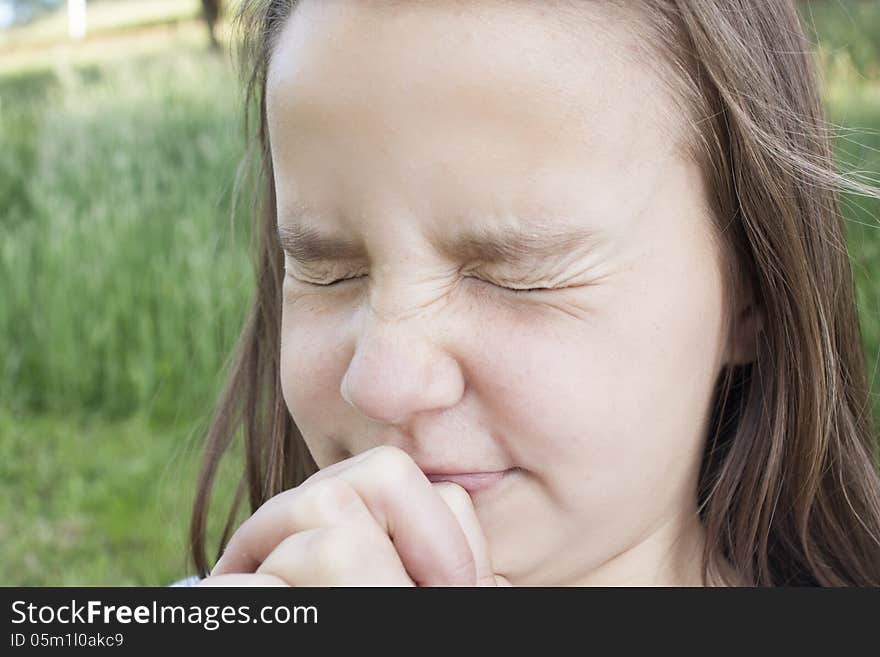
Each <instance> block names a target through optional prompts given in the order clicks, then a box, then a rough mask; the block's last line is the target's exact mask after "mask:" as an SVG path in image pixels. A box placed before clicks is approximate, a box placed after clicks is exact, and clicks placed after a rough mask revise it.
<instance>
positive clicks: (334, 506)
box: [303, 478, 361, 518]
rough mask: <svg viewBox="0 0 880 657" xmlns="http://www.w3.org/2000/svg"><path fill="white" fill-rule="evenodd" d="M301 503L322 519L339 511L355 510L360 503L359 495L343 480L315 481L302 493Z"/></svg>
mask: <svg viewBox="0 0 880 657" xmlns="http://www.w3.org/2000/svg"><path fill="white" fill-rule="evenodd" d="M303 497H304V500H303V502H304V503H305V504H307V505H308V506H309V507H310V510H311V511H312V512H313V513H314V514H315V515H317V516H319V517H322V518H330V517H333V516H335V515H337V514H338V513H339V512H340V511H347V510H350V509H352V508H355V507H356V506H358V505H359V504H360V503H361V498H360V495H358V493H357V491H356V490H355V489H354V487H353V486H352V485H351V484H350V483H348V482H347V481H345V480H342V479H339V478H329V479H324V480H321V481H316V482H315V483H314V484H313V485H311V486H309V487H308V488H307V489H306V490H305V491H304V495H303Z"/></svg>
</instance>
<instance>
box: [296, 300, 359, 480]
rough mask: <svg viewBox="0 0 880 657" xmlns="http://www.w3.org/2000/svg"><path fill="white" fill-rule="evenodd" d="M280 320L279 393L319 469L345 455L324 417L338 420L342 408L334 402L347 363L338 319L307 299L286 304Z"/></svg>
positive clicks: (338, 401) (336, 433)
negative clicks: (315, 437) (318, 441)
mask: <svg viewBox="0 0 880 657" xmlns="http://www.w3.org/2000/svg"><path fill="white" fill-rule="evenodd" d="M281 315H282V318H281V350H280V378H281V390H282V394H283V395H284V401H285V404H286V405H287V410H288V411H289V412H290V414H291V416H292V417H293V420H294V422H295V423H296V425H297V427H298V428H299V430H300V432H301V433H302V435H303V438H304V439H305V441H306V444H307V446H308V448H309V451H310V452H311V453H312V456H313V458H314V459H315V461H316V463H317V464H318V465H319V466H320V467H324V466H326V465H329V464H330V463H333V462H335V461H338V460H340V459H341V458H345V456H346V454H344V453H343V452H344V448H343V447H342V445H341V443H339V442H334V440H333V438H332V437H333V436H336V435H339V432H337V431H335V430H334V427H333V426H332V425H330V424H328V418H335V417H341V413H340V409H341V406H340V404H344V402H342V401H341V399H340V397H339V385H340V382H341V380H342V374H343V373H344V368H345V362H346V360H345V359H346V354H345V353H344V352H343V351H342V349H341V348H342V347H343V346H344V345H343V343H342V341H341V339H340V331H341V328H340V326H341V322H342V321H343V318H342V317H340V316H335V315H334V314H333V313H329V312H326V311H325V310H324V311H320V312H318V311H317V309H316V306H313V305H311V306H310V304H309V301H308V299H307V298H306V297H303V298H302V299H297V300H296V302H291V301H290V300H285V303H284V305H283V307H282V314H281ZM348 357H350V354H348ZM331 407H332V408H331ZM343 410H344V409H343ZM314 436H321V437H323V440H322V442H321V443H320V444H315V442H314V438H313V437H314ZM328 437H329V440H330V441H329V442H328V440H327V439H328Z"/></svg>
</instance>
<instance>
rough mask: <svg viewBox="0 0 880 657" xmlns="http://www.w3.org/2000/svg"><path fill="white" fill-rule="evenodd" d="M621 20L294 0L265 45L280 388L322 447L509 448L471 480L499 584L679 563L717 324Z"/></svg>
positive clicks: (320, 453)
mask: <svg viewBox="0 0 880 657" xmlns="http://www.w3.org/2000/svg"><path fill="white" fill-rule="evenodd" d="M637 38H638V37H637V32H636V30H634V29H632V26H631V25H630V24H628V23H627V22H625V21H624V20H623V19H622V18H619V17H615V15H613V14H612V13H611V12H610V10H609V9H607V8H602V7H597V6H595V5H593V4H592V3H584V6H583V7H582V8H580V9H578V11H577V12H574V11H573V10H568V11H564V10H563V9H561V8H559V9H557V8H555V7H553V6H552V5H550V4H549V3H544V2H542V3H511V2H481V3H461V2H451V1H435V2H428V3H424V2H422V3H385V2H369V3H367V2H361V1H357V2H355V1H342V0H340V1H336V2H325V1H318V0H304V1H302V2H300V3H299V6H298V8H297V9H296V10H295V12H294V14H293V16H292V17H291V19H290V20H289V22H288V24H287V25H286V27H285V30H284V31H283V32H282V33H281V35H280V38H279V40H278V42H277V46H276V48H275V51H274V54H273V57H272V61H271V65H270V69H269V77H268V83H267V94H268V122H269V131H270V139H271V144H272V160H273V164H274V176H275V186H276V190H277V209H278V226H279V232H280V235H281V237H282V243H283V244H284V246H285V251H286V255H285V259H286V271H287V276H286V277H285V281H284V292H283V295H284V306H283V332H282V343H281V377H282V382H283V391H284V397H285V400H286V402H287V406H288V408H289V410H290V413H291V415H292V416H293V419H294V421H295V422H296V424H297V426H298V427H299V429H300V430H301V432H302V434H303V436H304V438H305V440H306V443H307V444H308V447H309V449H310V450H311V452H312V454H313V456H314V458H315V461H316V462H317V464H318V465H319V466H321V467H325V466H327V465H329V464H331V463H334V462H336V461H339V460H342V459H345V458H347V457H349V456H351V455H353V454H356V453H359V452H362V451H364V450H367V449H369V448H372V447H375V446H377V445H382V444H388V445H395V446H397V447H400V448H401V449H403V450H405V451H406V452H408V453H409V454H410V455H411V456H412V458H413V459H414V460H415V461H416V462H417V463H418V464H419V465H420V466H422V468H423V469H424V470H425V471H426V472H445V473H449V472H481V471H497V470H510V471H509V472H508V473H507V475H506V476H505V477H504V478H503V479H501V480H500V481H498V482H497V483H495V484H494V485H492V486H491V487H489V488H485V489H483V490H479V491H476V492H473V494H472V497H473V501H474V505H475V508H476V511H477V514H478V517H479V519H480V521H481V524H482V526H483V529H484V531H485V533H486V536H487V539H488V541H489V545H490V551H491V556H492V559H493V562H494V567H495V572H497V573H499V574H503V575H505V576H507V577H508V578H509V579H510V580H511V581H512V582H513V583H514V584H574V583H596V584H608V583H650V582H656V583H664V582H674V583H691V582H695V581H697V580H696V577H697V575H696V572H697V570H696V569H697V567H698V563H697V559H696V557H697V556H698V554H697V552H696V551H695V550H697V549H698V547H700V546H701V541H702V534H701V529H700V526H699V522H698V518H697V514H696V483H697V475H698V470H699V465H700V458H701V454H702V450H703V443H704V436H705V433H706V431H707V423H708V420H709V407H710V402H711V397H712V392H713V385H714V383H715V381H716V378H717V376H718V374H719V372H720V369H721V367H722V365H723V364H724V363H725V362H726V361H728V354H729V353H732V352H731V351H730V348H729V346H728V337H727V335H726V332H725V329H724V324H723V311H724V303H725V301H724V294H723V287H722V278H721V266H720V263H721V254H720V251H719V250H718V248H717V247H716V244H715V242H714V241H713V239H712V224H711V221H710V218H709V214H708V210H707V206H708V201H707V198H708V196H707V192H706V189H705V187H704V182H703V178H702V176H701V175H700V172H699V169H698V168H697V166H696V165H695V164H694V163H692V162H691V161H689V160H688V159H687V158H686V157H685V156H683V155H682V150H683V149H682V148H680V144H681V140H680V138H679V136H678V134H679V132H678V131H679V127H678V125H677V120H676V119H677V118H678V117H677V116H676V115H675V114H674V113H673V110H672V103H671V102H670V100H669V97H668V94H667V92H666V90H665V87H664V86H663V84H662V81H660V80H659V79H657V78H656V77H655V76H654V75H652V74H651V73H650V71H649V70H648V67H647V66H646V65H644V64H639V62H638V60H637V58H636V57H633V53H635V52H636V51H635V49H634V46H633V43H634V40H635V39H637ZM343 278H350V279H351V280H346V281H344V282H340V283H337V284H335V285H332V286H329V287H320V286H317V285H314V284H309V282H311V283H330V282H332V281H337V280H339V279H343ZM305 281H309V282H305ZM505 287H511V288H522V289H527V288H539V289H537V290H534V291H529V292H521V291H520V292H517V291H512V290H509V289H505ZM540 288H547V289H540Z"/></svg>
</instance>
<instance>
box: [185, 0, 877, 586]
mask: <svg viewBox="0 0 880 657" xmlns="http://www.w3.org/2000/svg"><path fill="white" fill-rule="evenodd" d="M584 1H586V0H584ZM295 4H296V0H245V1H244V2H243V4H242V8H241V10H240V13H239V16H238V17H237V18H238V21H239V24H240V26H241V27H242V28H243V35H244V38H243V41H242V46H243V49H242V53H243V59H242V61H243V62H245V68H244V73H245V75H246V98H247V100H248V103H247V105H246V110H245V128H246V130H248V129H249V128H250V127H251V123H252V122H253V121H252V119H253V118H254V117H253V115H252V114H251V111H252V109H253V108H255V109H256V110H257V111H258V113H259V116H258V117H257V118H256V125H255V126H253V128H254V131H255V132H256V136H257V139H256V140H255V141H254V142H252V148H251V153H250V154H251V155H255V156H256V162H257V163H258V166H259V170H258V177H257V180H258V181H259V183H258V184H259V187H258V190H257V194H256V203H255V212H254V220H255V224H254V229H255V230H254V232H253V235H254V236H255V237H256V243H255V246H256V274H257V290H256V299H255V301H254V303H253V306H252V308H251V311H250V314H249V316H248V320H247V323H246V326H245V328H244V331H243V333H242V335H241V338H240V342H239V345H238V348H237V351H236V357H235V359H234V361H233V363H232V365H231V371H230V375H229V380H228V383H227V386H226V389H225V391H224V392H223V394H222V396H221V398H220V400H219V402H218V405H217V407H216V410H215V414H214V417H213V420H212V424H211V426H210V429H209V431H208V435H207V444H206V446H205V453H204V460H203V463H202V468H201V472H200V475H199V479H198V483H197V489H196V497H195V503H194V508H193V513H192V520H191V525H190V547H191V556H192V558H193V560H194V562H195V566H196V569H197V571H198V572H199V573H200V574H202V575H203V574H205V573H207V571H208V570H209V566H208V561H207V558H206V545H205V542H206V517H207V511H208V506H209V500H210V495H211V490H212V487H213V483H214V480H215V475H216V473H217V469H218V464H219V462H220V459H221V458H222V456H223V454H224V453H225V452H226V451H227V449H228V448H229V446H230V445H231V444H232V442H233V440H234V439H235V437H236V436H237V435H238V433H239V430H241V431H242V432H243V441H244V448H245V471H244V473H243V474H242V477H241V480H240V483H239V487H238V490H237V492H236V496H235V501H234V503H233V506H232V509H231V510H230V512H229V515H228V520H227V523H226V527H225V529H224V532H223V535H222V538H221V540H220V545H219V547H218V551H217V555H218V557H219V555H220V553H221V552H222V550H223V547H224V546H225V544H226V542H227V540H228V538H229V536H230V534H231V531H232V529H233V523H234V521H235V517H236V513H237V511H238V509H239V506H240V502H241V500H242V498H243V496H244V493H245V491H246V492H247V494H248V498H249V499H248V501H249V505H250V509H251V511H255V510H256V509H257V508H258V507H259V506H260V505H261V504H262V503H263V502H265V501H266V500H267V499H269V498H270V497H272V496H273V495H275V494H277V493H279V492H281V491H282V490H285V489H288V488H291V487H293V486H297V485H299V484H300V483H301V482H302V481H303V480H305V479H306V478H307V477H308V476H309V475H310V474H312V473H313V472H315V471H316V470H317V466H316V465H315V462H314V460H313V459H312V457H311V455H310V453H309V451H308V449H307V448H306V445H305V442H304V440H303V438H302V436H301V434H300V433H299V430H298V429H297V427H296V425H295V424H294V422H293V420H292V418H291V416H290V413H289V411H288V409H287V407H286V405H285V402H284V399H283V397H282V394H281V384H280V379H279V362H278V359H279V346H280V323H281V309H280V302H281V283H282V276H283V258H282V255H281V250H280V248H279V245H278V243H277V235H276V227H275V221H276V216H275V189H274V182H273V175H272V161H271V157H270V151H269V140H268V133H267V125H266V105H265V102H266V98H265V83H266V71H267V66H268V62H269V58H270V56H271V53H272V50H273V46H274V41H275V39H276V38H277V35H278V33H279V32H280V30H281V28H282V27H283V25H284V24H285V22H286V20H287V18H288V17H289V16H290V13H291V12H292V11H293V9H294V6H295ZM578 4H579V3H578V2H573V3H572V2H569V3H568V5H569V6H570V7H571V6H574V7H576V6H577V5H578ZM603 4H606V6H610V5H612V4H613V5H614V6H616V7H617V9H618V10H619V11H622V12H629V13H630V14H632V15H633V17H635V18H638V19H640V20H639V21H638V24H639V25H641V26H643V28H644V37H645V38H644V39H643V40H642V41H641V43H642V47H643V48H645V49H647V50H649V51H652V52H653V53H654V56H653V57H647V58H643V59H642V60H641V61H652V62H657V63H658V64H656V65H657V66H659V67H660V69H659V70H658V73H659V74H660V77H661V79H663V80H664V81H666V82H667V83H668V84H669V85H670V90H671V91H673V92H674V93H673V94H672V96H674V98H675V99H676V100H677V102H679V103H680V104H681V107H682V109H683V115H684V116H687V117H690V121H689V123H690V126H689V127H690V128H691V134H690V139H689V140H688V143H687V144H686V146H687V147H688V148H689V149H690V153H691V155H692V156H693V157H694V158H696V160H697V161H698V162H699V163H700V164H701V167H702V170H703V172H704V174H705V175H706V176H707V180H708V181H709V183H710V185H709V188H710V189H711V190H712V192H713V194H714V197H713V199H712V200H713V206H714V207H713V220H714V221H715V223H716V228H717V231H716V234H717V236H718V238H719V239H720V240H721V242H722V244H723V245H724V247H725V249H724V252H725V257H726V263H725V266H726V290H727V295H728V298H729V299H736V298H739V295H740V292H741V291H743V290H749V291H750V294H751V298H752V300H753V305H754V308H753V312H756V313H759V314H760V317H761V322H760V324H758V325H756V326H758V328H757V329H756V331H757V333H756V335H755V340H756V356H755V359H754V361H753V362H750V363H747V364H745V365H737V366H731V367H726V368H724V371H723V372H722V373H721V375H720V376H719V379H718V382H717V384H716V390H715V398H714V402H713V408H712V421H711V424H710V431H709V434H708V435H707V439H706V447H705V453H704V459H703V463H702V468H701V472H700V477H699V489H698V502H699V509H700V516H701V519H702V522H703V524H704V526H705V528H706V532H707V539H708V540H707V541H706V546H705V552H704V554H703V559H704V562H703V578H704V581H705V582H706V583H719V584H732V585H750V586H774V585H822V586H842V585H860V586H867V585H871V586H878V585H880V477H878V473H877V467H878V466H877V454H876V450H877V443H876V438H875V433H874V428H873V425H872V416H871V406H870V404H869V398H870V394H869V390H868V384H867V377H866V368H865V357H864V353H863V350H862V346H861V345H862V341H861V334H860V328H859V323H858V315H857V312H856V305H855V299H854V284H853V277H852V270H851V268H850V262H849V258H848V254H847V247H846V241H845V230H844V220H843V217H842V215H841V212H840V192H841V191H842V190H846V191H851V192H855V193H859V194H864V195H870V196H880V190H877V189H876V188H874V187H871V186H870V185H868V184H865V183H863V182H859V181H858V180H857V179H855V178H854V177H851V176H846V175H843V174H840V173H838V172H837V170H836V167H835V163H834V160H833V154H832V151H831V146H830V140H829V135H828V129H827V127H826V126H827V123H826V122H825V118H824V114H823V109H822V105H821V102H820V99H819V95H818V91H817V86H818V85H817V80H816V73H815V70H814V62H813V61H812V59H811V57H810V48H809V43H808V42H807V40H806V37H805V36H804V32H803V29H802V26H801V24H800V21H799V17H798V14H797V11H796V9H795V7H794V4H793V2H792V1H791V0H765V1H763V2H753V1H752V0H690V1H689V0H651V1H649V2H648V1H646V2H641V3H629V2H623V1H619V2H615V3H603ZM658 54H659V55H661V56H657V55H658ZM251 103H253V104H254V106H253V108H251V109H248V108H250V104H251ZM249 133H250V131H249ZM740 320H741V318H740V317H739V316H738V314H737V313H736V312H734V309H733V308H732V304H728V317H727V322H728V326H729V328H730V330H731V331H733V332H736V331H737V330H738V326H739V322H740Z"/></svg>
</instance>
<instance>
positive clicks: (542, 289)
mask: <svg viewBox="0 0 880 657" xmlns="http://www.w3.org/2000/svg"><path fill="white" fill-rule="evenodd" d="M288 275H289V276H290V277H291V278H293V279H294V280H296V281H299V282H300V283H304V284H306V285H311V286H312V287H333V286H334V285H337V284H339V283H344V282H345V281H353V280H357V279H358V278H363V276H349V277H347V278H339V279H337V280H335V281H330V282H329V283H313V282H312V281H306V280H303V279H301V278H296V277H295V276H293V275H292V274H288ZM468 278H473V279H475V280H478V281H480V282H481V283H485V284H486V285H491V286H492V287H495V288H498V289H500V290H506V291H507V292H513V293H514V294H534V293H535V292H549V291H552V290H553V289H554V288H550V287H529V288H516V287H507V286H506V285H499V284H498V283H492V282H491V281H486V280H483V279H482V278H476V277H475V276H469V277H468Z"/></svg>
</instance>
